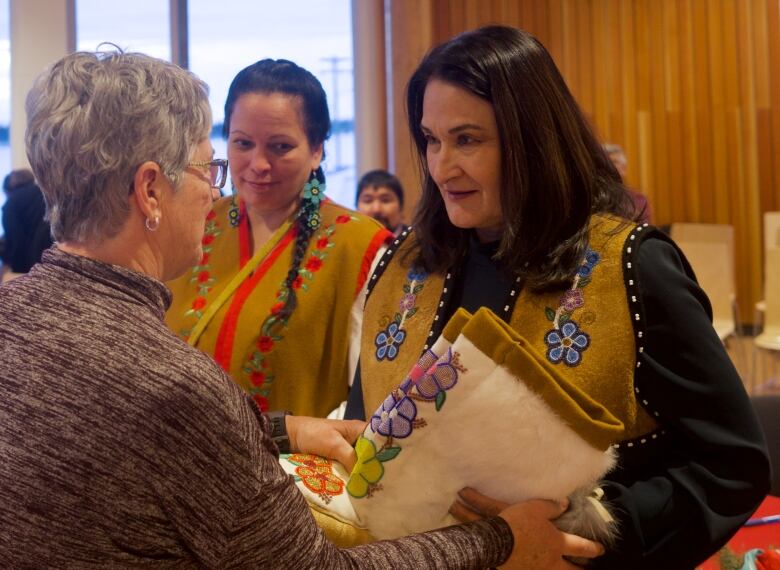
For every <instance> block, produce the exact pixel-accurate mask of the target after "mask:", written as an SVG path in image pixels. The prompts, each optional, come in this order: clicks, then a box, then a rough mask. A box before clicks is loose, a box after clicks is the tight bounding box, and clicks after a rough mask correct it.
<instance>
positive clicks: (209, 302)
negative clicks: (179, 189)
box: [167, 59, 390, 417]
mask: <svg viewBox="0 0 780 570" xmlns="http://www.w3.org/2000/svg"><path fill="white" fill-rule="evenodd" d="M329 134H330V117H329V114H328V106H327V101H326V97H325V91H324V90H323V89H322V86H321V85H320V82H319V81H318V80H317V79H316V78H315V77H314V76H313V75H312V74H311V73H309V72H308V71H306V70H305V69H303V68H301V67H299V66H297V65H296V64H294V63H292V62H290V61H285V60H272V59H264V60H262V61H258V62H256V63H254V64H252V65H250V66H249V67H247V68H245V69H243V70H242V71H241V72H239V74H238V75H237V76H236V77H235V79H234V80H233V82H232V84H231V85H230V90H229V92H228V96H227V101H226V103H225V124H224V135H225V137H226V138H227V140H228V161H229V164H230V174H231V179H232V181H233V185H234V195H233V196H232V197H228V198H224V199H222V200H221V201H219V202H217V204H216V205H215V207H214V209H213V210H212V212H211V213H210V214H209V218H208V223H207V226H206V235H205V237H204V241H203V245H204V255H203V258H202V259H201V260H200V263H199V264H198V265H197V266H195V267H193V268H192V270H191V271H190V272H189V273H188V274H187V275H185V276H184V277H182V278H181V279H179V280H177V281H176V282H174V283H172V284H171V288H172V289H173V292H174V302H173V305H172V306H171V308H170V310H169V311H168V314H167V322H168V324H169V326H170V327H171V329H172V330H173V331H174V332H176V333H178V334H179V335H180V336H181V337H182V338H184V339H186V340H187V342H188V343H189V344H190V345H192V346H195V347H197V348H199V349H200V350H202V351H204V352H206V353H207V354H210V355H212V356H213V357H214V359H215V360H216V361H217V362H218V363H219V364H220V365H221V366H222V368H224V369H225V370H226V371H227V372H228V373H229V374H230V375H231V376H232V377H233V379H234V380H235V381H236V382H238V384H240V385H241V386H242V387H243V388H244V389H245V390H246V391H247V392H248V393H249V394H250V395H251V396H252V398H254V400H255V401H256V402H257V404H258V405H259V406H260V408H261V409H262V410H267V409H268V408H269V406H270V408H271V409H275V410H291V411H293V412H295V413H296V414H304V415H313V416H320V417H322V416H325V415H326V414H328V412H330V411H331V410H333V409H334V408H336V407H337V406H338V405H339V403H340V402H342V401H343V400H344V399H345V398H346V393H347V386H348V379H350V378H351V376H352V370H354V364H353V365H352V367H350V366H349V362H348V361H349V358H348V352H349V350H348V346H349V338H350V334H351V332H359V327H355V326H352V325H351V315H352V314H353V306H354V305H355V304H356V303H360V302H362V297H361V296H360V293H361V290H362V289H363V285H364V283H365V280H366V278H367V275H368V271H369V269H370V267H371V262H372V261H373V259H374V257H375V255H376V253H377V251H378V250H379V248H380V247H381V246H382V245H383V244H384V242H385V240H386V239H387V238H389V237H390V234H389V232H387V231H386V230H384V229H383V228H382V227H381V226H380V225H379V224H378V223H377V222H375V221H373V220H372V219H370V218H368V217H366V216H362V215H360V214H356V213H355V212H352V211H350V210H347V209H345V208H342V207H340V206H337V205H336V204H334V203H333V202H331V201H329V200H328V199H327V198H326V197H325V194H324V192H325V177H324V175H323V171H322V167H321V162H322V160H323V158H324V154H325V151H324V144H325V140H326V139H327V138H328V136H329ZM359 297H360V300H359V301H358V298H359Z"/></svg>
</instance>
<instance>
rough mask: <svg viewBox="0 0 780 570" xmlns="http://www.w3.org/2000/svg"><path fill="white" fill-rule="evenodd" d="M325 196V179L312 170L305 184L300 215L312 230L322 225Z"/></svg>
mask: <svg viewBox="0 0 780 570" xmlns="http://www.w3.org/2000/svg"><path fill="white" fill-rule="evenodd" d="M324 197H325V181H324V180H322V181H321V180H320V179H319V178H317V171H316V170H312V173H311V175H310V176H309V180H308V182H306V184H304V185H303V200H302V201H301V209H300V212H299V213H298V215H299V216H303V217H305V220H306V225H307V226H308V227H309V228H310V229H311V230H312V231H314V230H316V229H317V228H319V227H320V221H321V220H320V202H322V199H323V198H324Z"/></svg>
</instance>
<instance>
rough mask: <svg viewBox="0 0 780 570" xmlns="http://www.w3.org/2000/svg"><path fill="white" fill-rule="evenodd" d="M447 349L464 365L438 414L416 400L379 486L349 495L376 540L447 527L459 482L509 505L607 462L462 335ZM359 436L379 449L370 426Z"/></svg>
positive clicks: (572, 484)
mask: <svg viewBox="0 0 780 570" xmlns="http://www.w3.org/2000/svg"><path fill="white" fill-rule="evenodd" d="M447 344H448V343H447V342H446V340H445V339H439V341H438V342H437V343H436V344H435V345H434V347H433V351H434V352H435V353H436V354H440V355H441V354H444V353H445V352H446V348H447V346H446V345H447ZM453 349H454V350H456V351H457V352H458V353H460V360H461V362H462V363H463V365H464V366H465V367H466V368H467V371H466V372H465V373H460V374H459V379H458V383H457V384H456V385H455V386H454V387H453V388H452V389H451V390H449V391H448V392H447V397H446V401H445V403H444V406H443V407H442V409H441V411H439V412H437V411H436V409H435V405H434V404H433V403H427V402H420V401H415V404H416V405H417V417H418V418H423V419H425V421H426V422H427V426H425V427H422V428H418V429H415V430H414V432H413V433H412V435H411V436H410V437H408V438H405V439H396V440H394V445H400V446H401V447H402V451H401V452H400V453H399V454H398V456H397V457H395V458H394V459H392V460H390V461H386V462H385V463H383V466H384V469H385V474H384V477H383V478H382V480H381V482H380V483H381V486H382V489H381V490H379V491H377V492H375V493H373V495H372V496H371V497H368V498H363V499H353V504H354V507H355V511H356V513H357V514H358V515H359V517H360V521H361V523H362V525H365V526H367V527H368V528H369V529H370V531H371V533H372V534H373V535H374V536H375V537H376V538H378V539H386V538H394V537H398V536H402V535H405V534H409V533H414V532H421V531H425V530H430V529H433V528H438V527H441V526H446V525H449V524H452V523H454V522H455V521H454V519H453V518H452V517H451V516H450V515H449V514H448V510H449V508H450V505H451V504H452V502H453V501H454V500H455V499H456V496H457V492H458V491H459V490H460V489H462V488H463V487H473V488H475V489H478V490H479V491H480V492H482V493H484V494H486V495H489V496H492V497H494V498H496V499H500V500H502V501H506V502H508V503H516V502H519V501H523V500H526V499H531V498H549V499H563V498H564V497H567V496H568V495H570V494H571V493H572V492H574V491H575V490H576V489H578V488H579V487H581V486H584V485H589V484H591V483H592V482H593V481H594V480H597V479H599V478H600V477H602V476H603V475H604V474H605V473H606V472H607V471H609V469H611V468H612V466H613V465H614V461H615V460H614V457H613V455H612V454H611V453H610V452H605V451H604V450H597V449H595V448H593V447H592V446H590V445H589V444H588V443H587V442H586V441H585V440H583V439H582V438H581V437H580V436H578V435H577V434H576V433H575V432H574V431H573V430H572V429H571V428H570V427H568V426H567V425H566V423H565V422H564V421H563V420H562V419H561V418H559V417H558V416H557V415H556V414H555V413H554V412H553V411H552V410H551V409H550V407H549V406H548V405H547V404H546V403H545V402H544V401H543V400H542V399H541V398H540V397H539V396H537V395H536V394H534V393H533V392H531V391H530V390H529V389H528V388H527V387H526V386H525V385H524V384H523V383H522V381H519V380H518V379H517V378H515V377H513V376H512V375H511V374H510V373H509V372H508V371H507V370H506V369H505V368H503V367H501V366H497V365H496V364H495V363H494V362H493V361H492V360H491V359H490V358H488V357H487V356H485V355H484V354H483V353H481V352H480V351H479V350H477V348H476V347H475V346H474V345H473V344H472V343H471V342H470V341H469V340H468V339H467V338H466V337H464V336H462V335H461V336H459V337H458V339H457V340H456V342H455V343H454V345H453ZM364 436H365V437H369V438H371V439H373V440H374V442H375V444H376V446H377V448H380V447H381V446H382V444H383V443H384V440H385V438H384V436H381V435H379V434H374V433H373V432H372V431H371V429H370V427H368V428H366V431H365V433H364Z"/></svg>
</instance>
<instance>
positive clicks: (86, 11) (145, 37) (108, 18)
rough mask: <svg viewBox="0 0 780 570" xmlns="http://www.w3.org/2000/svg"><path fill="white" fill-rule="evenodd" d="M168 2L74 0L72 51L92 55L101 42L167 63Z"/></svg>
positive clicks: (169, 55)
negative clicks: (74, 49)
mask: <svg viewBox="0 0 780 570" xmlns="http://www.w3.org/2000/svg"><path fill="white" fill-rule="evenodd" d="M170 37H171V32H170V10H169V8H168V2H160V1H159V0H132V2H106V1H105V0H76V41H77V44H76V47H77V49H79V50H85V51H95V50H96V49H97V47H98V45H100V44H101V43H102V42H110V43H112V44H116V45H117V46H119V47H120V48H122V49H123V50H124V51H140V52H143V53H146V54H148V55H152V56H154V57H159V58H160V59H167V60H169V61H170V59H171V40H170Z"/></svg>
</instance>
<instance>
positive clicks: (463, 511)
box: [450, 501, 483, 522]
mask: <svg viewBox="0 0 780 570" xmlns="http://www.w3.org/2000/svg"><path fill="white" fill-rule="evenodd" d="M450 514H451V515H452V516H453V517H455V518H456V519H458V520H459V521H460V522H472V521H478V520H480V519H482V518H483V515H482V514H481V513H478V512H476V511H474V510H472V509H470V508H469V506H468V505H467V504H466V503H463V502H461V501H455V502H454V503H452V505H451V506H450Z"/></svg>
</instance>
